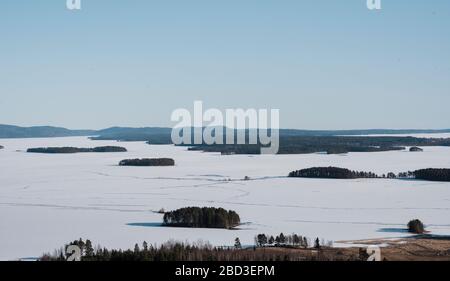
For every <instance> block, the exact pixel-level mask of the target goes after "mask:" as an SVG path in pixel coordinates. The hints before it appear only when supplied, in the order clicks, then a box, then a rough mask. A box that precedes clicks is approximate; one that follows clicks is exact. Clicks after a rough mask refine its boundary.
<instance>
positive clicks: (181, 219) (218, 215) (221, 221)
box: [163, 207, 241, 229]
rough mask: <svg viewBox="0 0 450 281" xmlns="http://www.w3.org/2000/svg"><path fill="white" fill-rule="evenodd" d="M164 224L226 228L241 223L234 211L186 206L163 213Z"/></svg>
mask: <svg viewBox="0 0 450 281" xmlns="http://www.w3.org/2000/svg"><path fill="white" fill-rule="evenodd" d="M163 220H164V225H166V226H177V227H201V228H226V229H231V228H233V227H236V226H238V225H239V224H240V223H241V219H240V218H239V215H238V214H237V213H236V212H235V211H232V210H230V211H227V210H225V209H223V208H214V207H203V208H199V207H187V208H181V209H178V210H175V211H171V212H166V213H165V214H164V218H163Z"/></svg>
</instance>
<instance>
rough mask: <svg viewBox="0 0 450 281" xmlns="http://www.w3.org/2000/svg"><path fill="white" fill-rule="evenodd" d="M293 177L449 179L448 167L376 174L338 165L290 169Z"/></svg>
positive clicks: (290, 175)
mask: <svg viewBox="0 0 450 281" xmlns="http://www.w3.org/2000/svg"><path fill="white" fill-rule="evenodd" d="M288 176H289V177H293V178H322V179H358V178H389V179H396V178H399V179H421V180H429V181H450V169H431V168H430V169H423V170H416V171H413V172H412V171H408V172H401V173H398V174H395V173H392V172H390V173H387V174H383V175H381V176H380V175H377V174H376V173H372V172H358V171H352V170H349V169H344V168H338V167H313V168H308V169H302V170H297V171H292V172H290V173H289V175H288Z"/></svg>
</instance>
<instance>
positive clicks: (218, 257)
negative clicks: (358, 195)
mask: <svg viewBox="0 0 450 281" xmlns="http://www.w3.org/2000/svg"><path fill="white" fill-rule="evenodd" d="M238 240H239V238H236V241H238ZM239 243H240V242H239ZM69 245H76V246H78V247H79V248H80V249H81V260H82V261H227V262H229V261H332V260H342V261H365V260H367V256H360V255H358V254H356V253H355V254H352V253H348V254H345V255H344V254H343V253H342V251H343V250H340V249H332V248H326V247H321V248H320V249H319V250H318V249H312V248H309V249H300V248H294V249H290V248H286V247H284V248H283V249H280V248H275V247H274V248H270V247H269V248H268V247H264V248H262V247H257V246H253V247H250V248H244V249H243V248H241V247H213V246H211V245H210V244H207V243H196V244H187V243H181V242H167V243H164V244H162V245H160V246H155V245H149V244H148V243H147V242H145V241H144V242H143V243H142V244H141V245H138V244H135V246H134V249H128V250H116V249H112V250H110V249H107V248H102V247H100V246H97V247H95V248H94V247H93V246H92V242H91V241H90V240H86V241H83V240H82V239H81V238H80V239H79V240H76V241H74V242H71V243H70V244H69ZM69 245H66V246H65V247H63V248H61V249H58V250H56V251H54V253H53V254H44V255H43V256H42V257H40V258H39V260H40V261H65V260H67V258H68V257H69V256H70V254H67V253H66V251H65V250H66V249H67V247H68V246H69ZM364 252H365V251H364Z"/></svg>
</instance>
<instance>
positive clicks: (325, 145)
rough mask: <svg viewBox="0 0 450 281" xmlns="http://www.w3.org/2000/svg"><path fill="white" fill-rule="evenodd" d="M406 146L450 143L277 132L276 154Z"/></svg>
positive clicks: (229, 148) (210, 148)
mask: <svg viewBox="0 0 450 281" xmlns="http://www.w3.org/2000/svg"><path fill="white" fill-rule="evenodd" d="M189 146H190V148H189V150H194V151H195V150H199V151H205V152H221V153H223V154H259V153H260V148H261V145H260V144H242V145H227V144H214V145H206V144H199V145H195V144H194V145H189ZM410 146H412V147H418V146H450V139H430V138H414V137H362V136H361V137H345V136H280V147H279V151H278V154H306V153H317V152H324V153H327V154H341V153H348V152H382V151H398V150H405V148H406V147H410Z"/></svg>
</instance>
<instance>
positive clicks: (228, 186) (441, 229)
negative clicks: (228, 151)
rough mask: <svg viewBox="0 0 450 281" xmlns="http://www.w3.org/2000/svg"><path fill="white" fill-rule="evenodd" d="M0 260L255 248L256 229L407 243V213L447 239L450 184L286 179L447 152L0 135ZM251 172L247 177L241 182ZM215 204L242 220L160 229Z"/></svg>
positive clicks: (411, 164) (391, 165) (447, 162)
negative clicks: (243, 149) (78, 246)
mask: <svg viewBox="0 0 450 281" xmlns="http://www.w3.org/2000/svg"><path fill="white" fill-rule="evenodd" d="M0 145H3V146H4V147H5V148H4V149H2V150H0V259H2V260H4V259H17V258H25V257H36V256H39V255H40V254H42V253H43V252H49V251H52V250H53V249H56V248H59V247H60V246H62V245H64V244H65V243H66V242H69V241H71V240H75V239H78V238H80V237H82V238H88V239H91V240H92V241H93V242H94V243H95V244H97V243H98V244H101V245H102V246H106V247H108V248H132V247H133V245H134V244H135V243H141V242H142V241H144V240H145V241H147V242H149V243H161V242H164V241H167V240H169V239H175V240H180V241H190V242H196V241H198V240H204V241H209V242H210V243H212V244H214V245H232V244H233V243H234V238H235V237H239V238H240V239H241V241H242V244H253V237H254V236H255V235H256V234H258V233H263V232H264V233H268V234H278V233H280V232H284V233H292V232H295V233H298V234H302V235H305V236H308V237H311V238H315V237H321V238H324V239H325V240H333V241H339V240H353V239H355V240H356V239H369V238H389V237H404V236H407V235H408V234H407V233H405V232H404V230H403V229H404V228H405V224H406V223H407V222H408V221H409V220H410V219H414V218H419V219H421V220H422V221H424V222H425V224H426V225H427V228H428V230H430V231H431V232H432V233H433V234H450V183H442V182H425V181H413V180H387V179H357V180H324V179H299V178H287V177H286V175H287V174H288V173H289V172H290V171H292V170H297V169H301V168H308V167H312V166H330V165H332V166H338V167H344V168H349V169H355V170H362V171H373V172H376V173H379V174H381V173H387V172H390V171H392V172H401V171H408V170H415V169H419V168H428V167H434V168H439V167H442V168H443V167H446V168H449V167H450V148H449V147H425V148H424V150H425V151H424V152H422V153H410V152H407V151H390V152H377V153H350V154H348V155H324V154H306V155H254V156H249V155H230V156H221V155H220V154H218V153H203V152H191V151H187V149H186V148H184V147H174V146H170V145H162V146H156V145H147V144H145V143H144V142H120V143H117V142H115V141H91V140H89V139H88V138H86V137H70V138H45V139H44V138H42V139H2V140H0ZM102 145H120V146H124V147H126V148H127V149H128V152H126V153H79V154H54V155H51V154H32V153H26V152H25V151H26V149H27V148H30V147H40V146H77V147H94V146H102ZM144 157H170V158H174V159H175V161H176V166H175V167H119V166H118V165H117V164H118V162H119V161H120V160H122V159H125V158H144ZM245 176H248V177H250V178H251V180H248V181H244V180H243V179H244V177H245ZM185 206H216V207H224V208H226V209H232V210H235V211H237V212H238V213H239V215H240V216H241V220H242V222H244V223H245V224H244V225H243V226H242V227H241V228H240V229H239V230H221V229H187V228H165V227H161V226H160V223H161V221H162V215H161V214H158V213H155V212H154V211H157V210H159V209H161V208H164V209H166V210H171V209H175V208H179V207H185Z"/></svg>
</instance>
